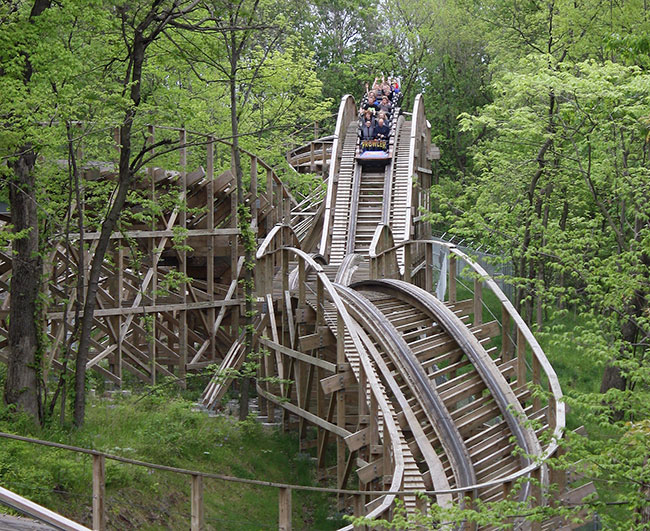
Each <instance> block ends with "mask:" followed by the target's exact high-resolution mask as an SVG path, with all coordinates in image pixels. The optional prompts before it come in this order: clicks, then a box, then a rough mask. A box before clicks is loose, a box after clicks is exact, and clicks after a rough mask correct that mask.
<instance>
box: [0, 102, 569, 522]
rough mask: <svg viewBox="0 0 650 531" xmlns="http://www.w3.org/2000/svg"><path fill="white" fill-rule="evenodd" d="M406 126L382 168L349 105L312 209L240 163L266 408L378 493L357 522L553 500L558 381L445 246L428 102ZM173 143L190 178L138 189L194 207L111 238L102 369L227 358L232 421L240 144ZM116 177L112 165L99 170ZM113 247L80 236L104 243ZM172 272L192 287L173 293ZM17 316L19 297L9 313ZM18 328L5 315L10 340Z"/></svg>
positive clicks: (492, 288) (220, 375) (531, 342)
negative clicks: (432, 194)
mask: <svg viewBox="0 0 650 531" xmlns="http://www.w3.org/2000/svg"><path fill="white" fill-rule="evenodd" d="M393 116H394V118H393V120H392V124H391V135H390V139H389V142H388V144H389V145H388V147H387V151H386V155H385V157H384V159H383V160H381V161H374V162H372V163H365V162H363V161H362V159H361V157H360V151H359V150H360V147H359V144H360V143H359V138H358V136H357V131H358V115H357V105H356V104H355V101H354V99H353V98H352V97H351V96H345V97H344V98H343V99H342V101H341V105H340V108H339V112H338V119H337V123H336V129H335V131H334V134H333V136H330V137H324V138H321V139H318V140H315V141H314V142H312V143H310V144H308V145H307V146H303V147H301V148H298V149H296V150H294V151H292V152H291V153H289V155H288V160H289V162H290V164H291V165H292V166H293V167H294V169H295V170H296V171H299V172H300V171H309V172H317V173H320V174H322V176H323V180H324V182H325V186H324V187H322V188H321V189H319V190H317V191H315V192H314V194H312V195H311V196H308V197H305V198H303V199H302V200H296V199H295V198H294V197H293V196H292V195H291V193H290V192H289V191H288V189H287V188H286V187H285V186H284V185H283V183H282V181H281V180H280V179H279V177H278V176H277V175H276V174H275V172H274V171H273V169H272V168H271V167H270V166H268V165H266V164H265V163H264V162H263V161H261V160H259V159H258V158H257V157H255V156H254V155H253V154H250V153H247V152H243V153H244V154H245V155H247V160H248V162H247V171H250V177H251V180H250V183H251V184H250V192H249V196H248V198H247V201H250V206H251V210H252V215H253V226H254V228H255V229H256V230H257V233H258V238H259V239H258V241H259V247H258V250H257V254H256V260H257V265H256V268H255V281H256V282H255V290H256V293H255V295H256V298H257V301H258V308H259V311H258V314H257V317H256V318H255V323H254V324H255V329H256V333H255V342H256V347H257V348H258V349H260V350H263V351H264V352H265V355H264V356H262V358H261V363H260V367H259V374H258V378H257V393H258V396H259V398H260V404H261V409H262V415H264V416H266V417H267V418H268V419H269V420H270V421H275V420H278V421H280V422H282V423H283V425H284V426H285V427H287V428H289V427H295V429H297V430H298V433H299V437H300V444H301V448H302V449H315V455H316V459H317V463H318V467H319V470H320V471H321V475H322V477H335V478H336V486H337V488H339V489H345V488H358V489H359V490H361V491H367V492H373V493H374V494H372V495H370V494H368V495H367V496H363V497H361V498H359V497H357V498H356V499H355V504H354V511H355V514H357V515H364V516H367V517H369V518H380V517H381V518H390V516H391V514H392V511H393V510H394V508H395V503H396V499H397V498H398V496H396V495H395V494H391V492H395V491H400V492H406V494H402V495H401V496H399V497H401V498H402V501H403V503H404V505H405V508H406V510H407V512H413V511H415V510H416V509H418V508H420V509H422V508H424V507H425V506H426V503H427V502H424V501H423V500H424V499H426V498H421V497H418V496H417V494H416V493H417V492H419V491H427V490H428V491H435V493H436V494H435V495H434V496H433V497H432V498H429V501H430V502H431V503H437V504H439V505H442V506H446V505H449V504H451V503H459V504H461V505H463V504H467V503H472V500H475V499H481V500H500V499H504V498H505V497H507V496H508V495H509V494H510V493H511V490H512V489H513V486H514V485H515V484H517V483H518V480H520V479H522V478H523V480H524V481H523V482H522V484H523V487H522V488H521V489H519V491H518V492H517V494H516V496H517V497H518V498H519V499H520V500H521V501H528V502H529V503H530V504H533V505H540V504H545V503H548V500H547V498H546V491H547V488H548V486H549V484H551V483H559V484H560V485H561V487H562V486H563V481H564V480H563V477H562V476H561V474H559V473H557V472H556V471H554V470H550V469H549V468H548V467H547V465H546V464H545V461H546V460H547V458H549V457H550V456H552V455H553V454H554V453H555V452H556V451H557V449H558V441H559V440H560V438H561V437H562V435H563V431H564V428H565V410H564V404H563V401H562V392H561V390H560V386H559V384H558V379H557V377H556V374H555V372H554V371H553V368H552V367H551V365H550V364H549V362H548V360H547V358H546V356H545V354H544V352H543V351H542V349H541V348H540V345H539V344H538V342H537V341H536V340H535V337H534V336H533V335H532V333H531V332H530V330H529V329H528V327H527V326H526V324H525V323H524V321H523V320H522V319H521V317H520V316H519V315H518V314H517V313H516V311H515V309H514V307H513V305H512V304H511V303H510V301H509V300H508V298H507V297H506V296H505V295H504V294H503V292H502V291H501V289H500V288H499V286H498V285H497V283H496V282H495V281H494V280H493V279H491V278H490V277H489V276H488V275H487V273H486V272H485V270H484V269H483V268H482V267H481V265H479V264H478V263H477V262H475V261H474V260H472V259H471V258H470V257H469V256H467V255H466V254H465V253H463V252H462V251H461V250H460V249H458V248H457V247H455V246H454V245H452V244H449V243H446V242H443V241H437V240H434V239H432V238H431V233H430V225H429V223H428V222H427V221H426V218H425V213H426V211H427V210H429V209H430V203H429V189H430V187H431V185H432V178H433V173H432V160H433V159H435V158H437V156H438V151H437V148H436V147H435V146H433V145H432V144H431V133H430V124H429V123H428V122H427V120H426V116H425V111H424V106H423V103H422V98H421V97H420V96H418V97H417V98H416V100H415V104H414V107H413V111H412V113H404V112H401V111H400V109H395V110H394V113H393ZM155 134H161V133H160V130H159V129H153V128H151V130H150V135H151V137H152V141H153V137H154V135H155ZM165 134H174V135H179V137H180V143H181V145H182V147H181V150H180V161H179V168H180V170H179V171H176V172H170V171H164V170H162V169H159V168H149V169H148V170H147V172H146V175H144V176H143V177H142V179H141V180H140V181H139V183H140V184H139V186H140V191H141V192H142V194H143V195H144V196H145V197H148V198H149V199H151V200H152V201H154V202H155V201H156V199H157V198H158V197H159V195H161V194H162V193H163V192H165V193H169V191H170V190H175V193H176V194H177V195H178V201H177V203H176V206H175V207H174V208H173V209H171V210H169V211H166V212H163V213H159V214H158V215H156V216H154V217H153V218H152V220H150V221H148V222H147V223H146V224H140V225H138V224H137V223H134V224H132V225H131V226H129V227H128V229H126V228H124V227H123V228H122V230H121V232H118V233H115V234H114V235H113V247H112V251H111V256H110V259H109V260H107V261H106V265H105V271H104V275H103V277H102V279H101V285H100V289H99V292H98V300H97V302H98V306H97V307H98V310H97V311H96V312H95V316H94V320H95V333H94V334H93V352H92V355H91V357H90V361H89V362H88V368H92V369H93V370H95V371H98V372H99V373H100V374H101V375H102V376H103V377H104V378H106V379H107V380H108V381H111V382H113V383H114V384H116V385H118V386H119V385H122V383H123V382H124V379H125V374H126V373H127V372H128V373H131V374H132V375H134V376H135V377H137V378H139V379H140V380H142V381H144V382H147V383H155V382H156V380H157V378H159V377H160V376H169V377H175V378H176V377H180V378H183V377H184V375H185V374H186V372H187V371H191V370H194V369H199V368H203V367H206V366H207V365H209V364H212V363H215V362H216V363H219V364H220V369H219V371H218V372H217V374H216V375H215V377H214V378H213V379H212V380H211V381H210V383H209V384H208V386H207V387H206V389H205V391H204V392H203V395H202V397H201V403H202V405H203V406H204V407H206V408H209V409H215V408H217V407H218V406H219V404H220V402H221V399H222V398H223V397H224V395H225V393H226V391H227V390H228V387H229V385H230V384H231V379H230V376H231V375H232V372H231V370H232V369H238V368H239V367H240V366H241V364H242V363H243V362H244V357H245V356H244V355H245V348H244V335H243V333H241V332H240V325H241V324H242V319H241V317H240V312H241V307H242V298H241V294H240V291H241V288H240V287H239V286H238V278H239V272H240V270H241V267H242V259H241V258H240V257H241V254H242V253H240V252H239V249H238V244H237V237H238V233H239V230H238V229H237V225H236V194H235V193H233V191H234V188H235V187H234V180H233V175H232V172H231V171H230V170H228V169H225V170H224V171H222V172H221V173H220V174H219V175H217V173H218V172H217V171H216V170H215V168H216V167H217V166H218V163H219V158H218V157H217V155H216V151H217V148H222V149H221V152H222V155H223V154H224V153H225V158H227V157H229V153H230V149H231V147H230V146H229V145H228V144H227V143H224V142H217V141H216V140H215V139H213V138H211V137H205V138H203V139H202V140H201V142H197V145H201V146H203V147H201V148H200V149H201V150H202V151H200V153H199V149H198V148H196V149H194V152H193V153H192V160H194V161H195V162H196V161H197V160H199V159H201V160H202V162H201V164H197V166H199V167H198V169H195V170H193V171H188V165H189V163H188V151H187V150H188V148H187V147H186V146H187V145H189V144H190V143H191V142H189V140H188V137H189V136H191V135H194V133H188V132H186V131H184V130H174V131H172V132H171V133H170V131H169V130H165ZM223 158H224V157H222V161H223ZM114 173H115V171H114V168H112V167H111V166H108V167H105V168H103V169H101V170H100V171H98V169H97V168H96V167H95V168H89V169H88V170H87V172H86V177H87V178H94V179H96V180H99V179H111V178H112V177H113V175H114ZM206 206H207V208H206ZM198 207H202V208H198ZM134 208H135V207H134ZM192 209H194V210H192ZM178 227H180V229H181V230H182V232H179V231H178ZM97 236H98V235H97V233H94V232H87V233H86V234H85V235H83V237H84V238H85V240H87V241H88V242H89V243H90V245H91V247H92V242H93V241H95V240H96V239H97ZM80 237H81V236H80V235H79V234H76V235H72V236H71V239H72V240H75V239H76V240H78V239H79V238H80ZM179 240H180V243H182V245H178V243H179ZM134 248H135V249H137V250H138V251H139V254H138V258H137V260H136V259H135V258H134V257H133V256H134V253H133V249H134ZM78 258H79V257H78V256H76V255H75V254H74V252H73V253H72V254H71V247H70V246H67V247H66V246H64V243H63V242H62V241H60V242H57V243H56V244H55V245H54V246H53V248H52V252H51V256H50V261H49V262H48V264H50V265H49V268H48V275H49V282H48V283H47V285H46V289H47V290H48V291H49V293H50V295H51V296H52V300H53V301H54V302H53V303H52V304H51V305H50V307H49V308H47V309H46V310H45V315H44V317H45V318H46V320H47V323H48V325H47V331H48V334H49V336H50V340H51V342H52V346H53V347H52V348H51V349H50V353H51V354H50V356H49V357H48V359H46V360H44V363H45V364H46V366H47V367H54V368H61V367H62V366H63V363H62V361H61V356H62V353H61V349H60V348H59V346H60V345H61V344H62V342H63V341H64V340H65V337H66V334H68V333H69V326H70V322H69V320H70V319H71V318H72V314H73V310H72V308H73V305H74V300H73V299H71V298H68V297H67V295H66V291H65V289H64V287H65V286H67V285H68V284H69V283H70V280H71V277H73V276H74V274H75V272H74V263H76V262H77V261H78ZM86 263H88V261H87V260H86ZM170 271H178V272H180V273H181V274H182V275H183V276H184V277H186V278H188V281H187V282H180V283H177V284H175V285H173V286H171V285H170V284H169V282H168V281H167V279H168V276H169V273H170ZM10 273H11V256H10V255H9V254H8V253H0V289H2V290H5V291H7V292H8V282H9V277H10ZM86 274H87V271H86ZM161 287H164V289H161ZM484 295H485V296H484ZM486 301H489V302H490V306H489V307H488V305H486V304H485V302H486ZM8 305H9V298H8V296H7V294H5V295H4V301H3V305H2V313H0V316H1V317H2V318H3V319H4V320H6V317H7V313H8V311H7V310H8ZM496 307H498V308H499V312H497V313H500V315H496V316H495V315H493V310H490V308H492V309H494V308H496ZM66 320H68V321H66ZM6 330H7V326H6V323H5V322H4V321H3V322H0V333H1V334H2V335H3V336H4V338H5V339H3V341H2V344H0V346H2V347H6V345H7V340H6V336H7V333H6ZM3 355H4V354H0V356H3ZM517 449H519V450H517ZM334 453H335V461H334V460H333V459H334V455H333V454H334ZM332 464H333V466H331V465H332ZM526 480H529V481H526ZM378 491H385V492H386V493H387V494H377V492H378ZM347 501H348V500H346V499H344V498H343V497H341V498H340V500H339V503H340V505H341V506H344V505H346V503H347ZM532 525H536V524H532ZM349 529H351V527H349Z"/></svg>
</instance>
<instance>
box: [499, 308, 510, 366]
mask: <svg viewBox="0 0 650 531" xmlns="http://www.w3.org/2000/svg"><path fill="white" fill-rule="evenodd" d="M512 346H513V345H512V340H511V339H510V314H509V313H508V310H506V307H505V306H504V305H503V304H502V305H501V359H502V360H503V361H509V360H510V359H512Z"/></svg>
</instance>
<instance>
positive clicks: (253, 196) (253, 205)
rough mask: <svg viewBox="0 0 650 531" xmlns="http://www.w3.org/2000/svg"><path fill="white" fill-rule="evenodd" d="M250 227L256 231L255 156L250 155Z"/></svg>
mask: <svg viewBox="0 0 650 531" xmlns="http://www.w3.org/2000/svg"><path fill="white" fill-rule="evenodd" d="M251 227H252V228H253V230H254V231H255V233H257V157H251Z"/></svg>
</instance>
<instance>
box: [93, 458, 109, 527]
mask: <svg viewBox="0 0 650 531" xmlns="http://www.w3.org/2000/svg"><path fill="white" fill-rule="evenodd" d="M105 489H106V468H105V459H104V456H103V455H93V530H94V531H104V529H106V508H105V507H104V498H105V494H106V490H105Z"/></svg>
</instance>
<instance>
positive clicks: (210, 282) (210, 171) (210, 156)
mask: <svg viewBox="0 0 650 531" xmlns="http://www.w3.org/2000/svg"><path fill="white" fill-rule="evenodd" d="M206 155H207V164H206V177H207V179H208V191H207V194H208V200H207V208H208V212H207V214H208V219H207V223H208V225H207V229H208V230H210V231H213V230H214V137H212V136H210V137H208V145H207V153H206ZM206 255H207V256H206V259H207V271H206V275H207V277H208V278H207V279H206V280H207V290H208V300H209V301H210V302H214V235H212V236H209V237H208V250H207V252H206ZM215 313H216V310H215V308H210V309H209V310H208V323H209V324H210V327H211V328H212V327H213V326H214V325H215V322H216V315H215ZM208 334H209V340H210V347H209V349H208V351H209V352H208V359H210V360H214V358H215V356H216V341H215V336H216V334H217V331H216V330H214V333H213V332H212V330H208Z"/></svg>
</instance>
